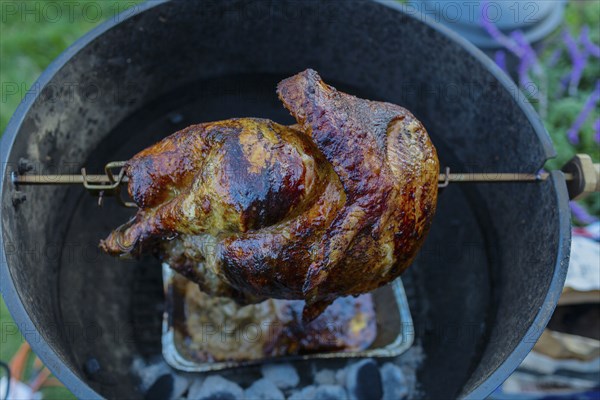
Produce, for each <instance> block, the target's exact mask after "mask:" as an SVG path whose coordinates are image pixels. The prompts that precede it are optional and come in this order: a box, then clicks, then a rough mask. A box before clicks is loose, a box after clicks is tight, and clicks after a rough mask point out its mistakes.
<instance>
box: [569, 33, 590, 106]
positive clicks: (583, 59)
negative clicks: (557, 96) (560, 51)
mask: <svg viewBox="0 0 600 400" xmlns="http://www.w3.org/2000/svg"><path fill="white" fill-rule="evenodd" d="M563 40H564V41H565V45H566V46H567V50H568V52H569V56H570V57H571V62H572V63H573V70H572V71H571V74H570V75H569V94H570V95H574V94H575V93H577V87H578V86H579V81H580V80H581V76H582V75H583V70H584V69H585V65H586V64H587V58H588V54H587V52H586V51H585V50H584V51H580V50H579V46H577V43H576V42H575V39H574V38H573V36H572V35H571V33H570V32H569V31H568V30H566V29H565V30H564V31H563Z"/></svg>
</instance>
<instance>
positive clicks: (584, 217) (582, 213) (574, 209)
mask: <svg viewBox="0 0 600 400" xmlns="http://www.w3.org/2000/svg"><path fill="white" fill-rule="evenodd" d="M569 206H570V208H571V213H572V214H573V216H574V217H575V219H576V220H578V221H579V222H581V223H582V224H585V225H588V224H591V223H593V222H596V221H598V218H596V217H594V216H592V215H590V214H589V213H588V212H587V211H586V209H585V208H583V207H582V206H580V205H579V204H577V202H575V201H570V202H569Z"/></svg>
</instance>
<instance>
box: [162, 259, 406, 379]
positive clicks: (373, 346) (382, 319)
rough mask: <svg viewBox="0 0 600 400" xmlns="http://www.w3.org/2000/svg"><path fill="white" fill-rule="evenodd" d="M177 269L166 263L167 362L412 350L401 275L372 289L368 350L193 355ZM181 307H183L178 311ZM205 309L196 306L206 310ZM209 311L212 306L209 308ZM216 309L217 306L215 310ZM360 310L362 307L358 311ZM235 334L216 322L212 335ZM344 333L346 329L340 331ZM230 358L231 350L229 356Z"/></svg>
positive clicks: (235, 363) (188, 364) (220, 365)
mask: <svg viewBox="0 0 600 400" xmlns="http://www.w3.org/2000/svg"><path fill="white" fill-rule="evenodd" d="M175 279H176V272H174V271H173V270H172V269H171V268H170V267H169V266H168V265H167V264H163V284H164V292H165V300H166V307H165V313H164V317H163V333H162V353H163V356H164V358H165V360H166V362H167V363H168V364H169V365H170V366H171V367H173V368H175V369H178V370H181V371H187V372H206V371H217V370H222V369H227V368H237V367H244V366H249V365H256V364H261V363H264V362H270V361H292V360H312V359H333V358H359V357H380V358H386V357H387V358H389V357H396V356H398V355H400V354H402V353H404V352H405V351H406V350H408V349H409V348H410V347H411V346H412V344H413V340H414V330H413V323H412V318H411V315H410V310H409V307H408V301H407V298H406V294H405V292H404V287H403V285H402V281H401V280H400V279H397V280H395V281H394V282H392V283H391V284H389V285H387V286H384V287H382V288H379V289H377V290H375V291H373V292H372V293H371V296H370V299H371V301H372V306H373V311H374V313H373V314H372V316H371V317H372V318H373V319H374V321H372V322H373V323H374V326H375V329H374V338H373V339H372V341H371V343H370V345H368V347H366V348H365V349H364V350H360V351H356V350H342V351H340V350H335V349H334V350H329V349H327V350H325V351H316V352H310V353H308V354H293V355H279V356H270V355H264V356H261V357H251V358H248V359H240V357H239V354H232V355H231V356H232V357H234V356H235V357H236V358H237V359H235V360H223V359H220V360H215V359H206V360H199V359H198V358H197V357H194V356H193V355H191V352H190V338H189V336H188V335H187V334H186V332H185V328H182V327H184V326H186V321H185V316H182V315H183V314H182V313H181V311H180V310H181V308H182V303H183V301H184V299H183V295H182V293H181V292H180V291H178V290H174V286H175ZM178 310H179V311H178ZM202 311H203V310H202V309H200V310H196V312H200V313H201V312H202ZM206 311H207V312H208V309H207V310H206ZM211 312H214V309H213V310H211ZM357 312H358V311H357ZM228 334H231V332H230V331H229V332H227V325H225V326H222V325H219V326H216V327H215V326H212V327H211V330H210V335H215V336H216V337H224V335H228ZM340 334H341V335H343V334H344V332H340ZM238 352H239V349H238V348H233V347H232V353H238ZM224 358H227V354H225V357H224Z"/></svg>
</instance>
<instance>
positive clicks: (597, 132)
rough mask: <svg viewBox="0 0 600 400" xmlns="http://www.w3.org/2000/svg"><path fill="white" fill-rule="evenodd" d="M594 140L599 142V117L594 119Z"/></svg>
mask: <svg viewBox="0 0 600 400" xmlns="http://www.w3.org/2000/svg"><path fill="white" fill-rule="evenodd" d="M594 132H595V134H594V140H595V141H596V143H598V144H600V118H598V119H597V120H596V121H594Z"/></svg>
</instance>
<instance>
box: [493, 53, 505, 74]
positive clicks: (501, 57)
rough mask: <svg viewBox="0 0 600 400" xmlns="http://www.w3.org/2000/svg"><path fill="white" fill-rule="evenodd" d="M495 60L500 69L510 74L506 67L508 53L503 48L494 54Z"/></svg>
mask: <svg viewBox="0 0 600 400" xmlns="http://www.w3.org/2000/svg"><path fill="white" fill-rule="evenodd" d="M494 61H495V62H496V65H498V66H499V67H500V69H501V70H502V71H504V72H506V73H507V74H508V69H507V68H506V53H505V52H504V51H503V50H498V51H497V52H496V53H495V54H494Z"/></svg>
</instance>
